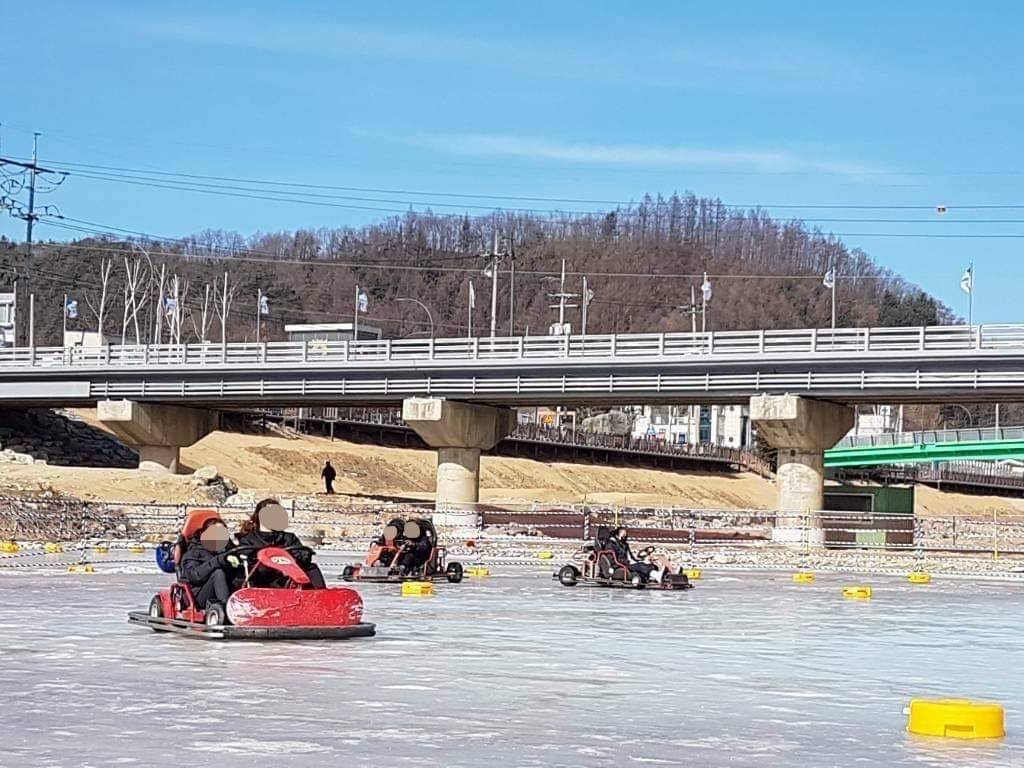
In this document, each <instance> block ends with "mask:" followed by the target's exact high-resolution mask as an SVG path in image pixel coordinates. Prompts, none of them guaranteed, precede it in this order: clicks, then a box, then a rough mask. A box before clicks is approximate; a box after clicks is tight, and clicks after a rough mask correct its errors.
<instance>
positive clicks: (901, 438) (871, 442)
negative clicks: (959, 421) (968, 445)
mask: <svg viewBox="0 0 1024 768" xmlns="http://www.w3.org/2000/svg"><path fill="white" fill-rule="evenodd" d="M996 440H1024V426H1020V427H969V428H965V429H928V430H922V431H919V432H888V433H884V434H881V435H856V436H854V435H848V436H847V437H844V438H843V439H842V440H840V441H839V443H838V444H837V445H836V448H859V447H862V446H863V447H868V446H870V447H877V446H896V445H934V444H936V443H964V442H980V441H986V442H991V441H996Z"/></svg>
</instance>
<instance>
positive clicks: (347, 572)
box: [341, 565, 356, 581]
mask: <svg viewBox="0 0 1024 768" xmlns="http://www.w3.org/2000/svg"><path fill="white" fill-rule="evenodd" d="M355 575H356V569H355V566H352V565H346V566H345V567H344V568H342V569H341V580H342V581H353V580H355Z"/></svg>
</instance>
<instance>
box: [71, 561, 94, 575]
mask: <svg viewBox="0 0 1024 768" xmlns="http://www.w3.org/2000/svg"><path fill="white" fill-rule="evenodd" d="M68 573H96V569H95V568H93V567H92V564H91V563H78V564H76V565H69V566H68Z"/></svg>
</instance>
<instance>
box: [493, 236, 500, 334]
mask: <svg viewBox="0 0 1024 768" xmlns="http://www.w3.org/2000/svg"><path fill="white" fill-rule="evenodd" d="M500 263H501V256H499V255H498V232H497V230H495V232H494V249H493V251H492V252H491V338H492V339H493V338H494V337H495V336H497V335H498V334H497V331H498V325H497V324H498V265H499V264H500Z"/></svg>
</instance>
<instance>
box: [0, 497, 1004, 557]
mask: <svg viewBox="0 0 1024 768" xmlns="http://www.w3.org/2000/svg"><path fill="white" fill-rule="evenodd" d="M208 506H209V505H203V507H204V508H208ZM287 506H289V507H290V509H291V517H292V528H293V529H294V530H296V531H297V532H298V534H299V535H300V536H302V537H304V538H305V539H307V540H308V541H309V542H310V543H313V544H314V545H315V546H317V547H318V548H319V547H322V548H323V550H324V552H325V553H329V552H330V551H332V550H334V551H337V549H338V548H339V547H348V548H349V549H351V548H352V547H353V546H355V547H356V548H362V547H365V546H366V545H367V544H368V543H369V540H370V539H371V538H372V537H374V536H376V535H378V534H379V532H380V529H381V527H382V526H383V525H384V523H385V522H386V521H387V520H389V519H391V518H392V517H395V516H399V517H409V516H413V515H428V516H429V515H431V514H432V513H433V504H432V503H429V502H422V503H401V504H388V503H373V502H364V503H355V504H351V505H349V506H347V507H344V508H337V507H326V506H304V505H302V504H295V503H289V504H287ZM192 508H194V507H190V506H188V505H174V504H166V505H158V504H133V503H114V502H111V503H95V502H94V503H82V502H71V501H68V500H38V499H37V500H26V499H13V498H0V539H16V540H18V541H19V542H22V543H26V544H32V543H37V544H42V543H43V542H53V541H65V542H73V545H74V547H77V548H78V549H79V550H80V551H81V552H82V557H83V559H84V558H85V557H86V556H87V554H88V549H89V547H91V546H92V545H93V544H95V543H98V542H100V543H102V542H122V543H123V546H128V543H129V542H132V541H135V542H137V541H140V540H142V539H148V540H150V541H153V540H154V539H158V538H160V537H165V538H166V537H173V536H174V535H175V534H176V533H177V532H178V531H179V530H180V528H181V525H182V523H183V521H184V519H185V515H186V513H187V511H189V510H190V509H192ZM218 509H219V510H220V511H221V514H222V516H223V517H224V519H225V520H226V521H227V522H228V524H229V526H232V527H233V526H235V525H237V524H238V523H240V522H241V521H242V520H243V519H245V518H246V517H248V515H249V514H250V512H251V510H250V509H248V508H239V507H219V508H218ZM469 511H470V512H475V513H476V515H477V519H478V522H480V523H481V524H482V525H483V527H484V530H483V531H482V532H481V534H480V535H479V536H478V537H474V541H473V542H472V543H471V544H470V543H468V542H466V541H465V540H464V539H458V540H455V541H449V542H447V543H448V544H449V545H450V546H451V547H452V549H453V550H461V551H462V552H463V553H465V552H466V551H467V550H471V554H473V555H474V556H475V555H480V556H495V555H498V556H500V555H501V554H502V553H503V552H504V551H506V550H507V549H508V548H509V547H514V548H516V549H518V550H520V551H522V550H529V551H534V550H537V549H545V548H549V547H551V546H552V545H553V544H554V545H557V544H558V542H562V543H563V544H564V546H575V544H576V543H578V542H580V541H584V542H587V541H591V540H592V539H593V537H594V536H595V534H596V530H597V526H599V525H608V526H618V525H625V526H627V527H628V528H629V531H630V537H631V538H632V539H633V540H634V541H637V542H653V543H662V544H671V545H675V546H677V547H683V548H687V547H688V548H689V550H690V551H691V552H693V553H696V552H697V551H699V550H705V551H710V552H715V551H726V550H728V551H744V550H750V551H756V550H763V549H766V548H773V547H772V539H773V534H774V533H777V529H779V528H785V529H786V530H787V531H789V532H793V531H795V532H797V534H798V538H794V537H793V536H790V537H789V538H788V539H787V541H789V542H793V541H797V542H800V541H803V542H805V543H804V547H805V548H806V549H807V550H808V551H810V550H814V549H820V548H821V545H820V544H815V543H814V542H815V541H817V542H821V541H822V540H823V545H824V547H825V548H826V549H834V550H851V551H858V550H862V551H865V552H868V553H877V554H900V553H902V554H904V555H908V554H909V555H915V556H923V555H925V554H935V555H941V554H943V553H947V554H957V555H970V556H975V557H986V558H990V559H993V560H994V559H997V558H1001V557H1004V556H1013V557H1020V556H1024V515H1021V514H1019V513H1006V512H1000V511H998V510H997V509H993V510H991V511H989V512H987V513H984V514H974V515H969V514H965V515H945V516H928V517H914V516H912V515H894V514H883V513H856V512H820V513H812V514H802V515H794V514H779V513H774V512H769V511H765V510H756V509H747V510H736V509H728V510H721V509H718V510H716V509H691V508H678V507H625V506H623V507H619V506H613V505H607V504H566V505H538V504H519V505H516V504H502V505H497V504H480V505H476V506H475V508H474V507H471V508H470V509H469ZM112 523H118V524H122V525H123V528H122V532H121V533H118V534H113V533H111V532H110V531H109V526H110V525H111V524H112ZM801 532H802V533H803V534H805V535H804V537H803V538H802V539H801V538H799V535H800V533H801ZM815 532H817V533H820V534H823V535H822V536H817V537H815V536H813V535H811V534H814V533H815ZM71 548H72V547H71V546H69V548H68V549H69V550H70V549H71ZM40 554H41V553H40V552H38V547H37V548H36V550H32V549H31V548H28V549H27V551H26V553H24V554H7V555H4V554H0V568H3V567H8V566H13V567H21V566H22V564H23V563H24V562H25V559H26V558H30V557H36V556H38V555H40ZM98 561H99V560H98ZM1016 562H1017V563H1018V564H1019V563H1020V561H1019V560H1018V561H1016Z"/></svg>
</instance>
